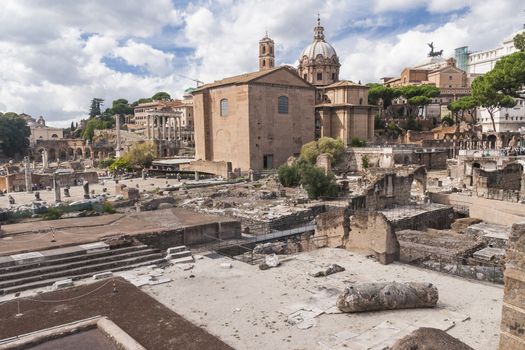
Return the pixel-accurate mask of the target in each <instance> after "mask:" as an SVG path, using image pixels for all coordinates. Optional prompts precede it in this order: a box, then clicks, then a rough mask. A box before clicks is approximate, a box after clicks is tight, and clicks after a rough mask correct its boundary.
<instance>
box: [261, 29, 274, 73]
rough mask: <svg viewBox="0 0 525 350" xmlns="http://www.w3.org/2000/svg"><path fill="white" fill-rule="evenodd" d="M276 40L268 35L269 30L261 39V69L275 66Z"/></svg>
mask: <svg viewBox="0 0 525 350" xmlns="http://www.w3.org/2000/svg"><path fill="white" fill-rule="evenodd" d="M274 45H275V44H274V42H273V40H272V39H270V38H269V37H268V32H267V33H266V35H265V36H264V38H262V39H261V40H259V70H265V69H271V68H273V67H275V53H274Z"/></svg>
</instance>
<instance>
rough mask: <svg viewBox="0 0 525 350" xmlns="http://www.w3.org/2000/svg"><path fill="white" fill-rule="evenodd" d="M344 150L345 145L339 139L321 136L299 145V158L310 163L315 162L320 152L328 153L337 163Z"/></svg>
mask: <svg viewBox="0 0 525 350" xmlns="http://www.w3.org/2000/svg"><path fill="white" fill-rule="evenodd" d="M344 151H345V146H344V144H343V141H342V140H341V139H333V138H331V137H321V138H320V139H319V140H317V141H312V142H308V143H307V144H304V145H303V147H301V158H303V159H304V160H306V161H308V162H309V163H311V164H315V162H316V161H317V157H318V156H319V155H320V154H323V153H328V154H329V155H330V157H331V158H332V162H335V163H337V161H339V159H340V158H341V155H342V154H343V153H344Z"/></svg>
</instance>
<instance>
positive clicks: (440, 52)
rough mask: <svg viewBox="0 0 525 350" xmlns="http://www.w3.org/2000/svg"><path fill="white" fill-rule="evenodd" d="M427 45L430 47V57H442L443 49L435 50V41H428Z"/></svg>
mask: <svg viewBox="0 0 525 350" xmlns="http://www.w3.org/2000/svg"><path fill="white" fill-rule="evenodd" d="M427 45H428V46H429V47H430V52H429V53H428V57H441V56H442V55H443V50H439V51H434V42H431V43H429V44H428V43H427Z"/></svg>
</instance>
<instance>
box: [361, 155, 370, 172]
mask: <svg viewBox="0 0 525 350" xmlns="http://www.w3.org/2000/svg"><path fill="white" fill-rule="evenodd" d="M361 166H362V167H363V169H368V168H369V167H370V159H368V156H367V155H366V154H365V155H363V156H362V157H361Z"/></svg>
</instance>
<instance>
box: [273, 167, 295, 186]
mask: <svg viewBox="0 0 525 350" xmlns="http://www.w3.org/2000/svg"><path fill="white" fill-rule="evenodd" d="M277 178H278V179H279V182H280V183H281V184H282V185H283V186H284V187H296V186H298V185H299V184H300V182H301V172H300V168H299V166H297V165H296V164H293V165H291V166H290V165H287V164H284V165H281V166H280V167H279V169H277Z"/></svg>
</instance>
